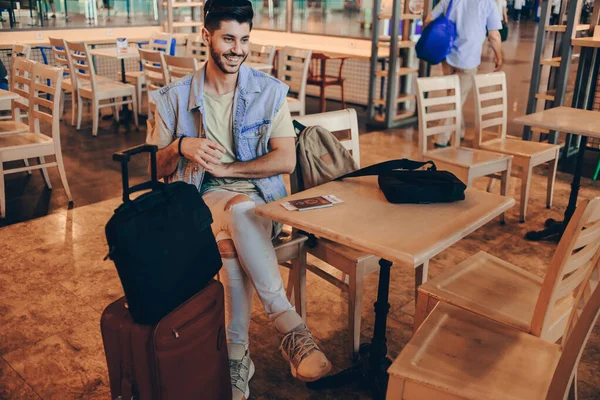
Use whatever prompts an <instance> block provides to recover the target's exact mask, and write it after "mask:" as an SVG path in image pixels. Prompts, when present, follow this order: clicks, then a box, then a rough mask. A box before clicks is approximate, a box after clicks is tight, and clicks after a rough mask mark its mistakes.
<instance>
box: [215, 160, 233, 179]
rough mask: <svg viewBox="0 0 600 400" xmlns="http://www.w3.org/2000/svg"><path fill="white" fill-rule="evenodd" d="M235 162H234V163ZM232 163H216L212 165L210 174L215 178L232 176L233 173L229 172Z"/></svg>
mask: <svg viewBox="0 0 600 400" xmlns="http://www.w3.org/2000/svg"><path fill="white" fill-rule="evenodd" d="M232 164H233V163H232ZM232 164H222V163H219V164H216V165H212V166H211V168H212V169H211V170H210V174H211V175H212V176H214V177H215V178H231V173H230V172H229V170H230V167H231V166H232Z"/></svg>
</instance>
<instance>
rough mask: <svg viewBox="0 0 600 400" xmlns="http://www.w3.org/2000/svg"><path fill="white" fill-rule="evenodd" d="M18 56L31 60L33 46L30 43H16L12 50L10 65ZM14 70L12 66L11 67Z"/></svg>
mask: <svg viewBox="0 0 600 400" xmlns="http://www.w3.org/2000/svg"><path fill="white" fill-rule="evenodd" d="M17 58H24V59H26V60H30V59H31V46H30V45H28V44H22V43H15V44H13V46H12V50H11V52H10V65H11V66H12V65H13V63H14V62H15V60H16V59H17ZM11 70H12V67H11ZM10 78H11V80H12V76H10Z"/></svg>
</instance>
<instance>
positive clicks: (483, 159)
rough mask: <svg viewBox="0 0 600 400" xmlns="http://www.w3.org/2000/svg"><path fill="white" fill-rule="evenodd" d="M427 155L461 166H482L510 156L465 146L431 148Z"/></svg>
mask: <svg viewBox="0 0 600 400" xmlns="http://www.w3.org/2000/svg"><path fill="white" fill-rule="evenodd" d="M425 157H431V158H437V159H440V160H442V161H445V162H447V163H448V164H453V165H458V166H461V167H472V166H475V165H477V166H481V165H486V164H494V163H496V162H502V163H503V162H506V159H507V158H509V156H507V155H504V154H498V153H493V152H491V151H483V150H476V149H468V148H465V147H446V148H442V149H436V150H431V151H428V152H427V153H425Z"/></svg>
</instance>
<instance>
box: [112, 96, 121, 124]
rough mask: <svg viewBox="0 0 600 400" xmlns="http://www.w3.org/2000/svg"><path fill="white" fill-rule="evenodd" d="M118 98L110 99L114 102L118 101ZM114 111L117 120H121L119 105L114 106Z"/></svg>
mask: <svg viewBox="0 0 600 400" xmlns="http://www.w3.org/2000/svg"><path fill="white" fill-rule="evenodd" d="M117 100H118V99H110V101H112V102H116V101H117ZM113 113H114V119H115V122H119V119H120V116H119V106H113Z"/></svg>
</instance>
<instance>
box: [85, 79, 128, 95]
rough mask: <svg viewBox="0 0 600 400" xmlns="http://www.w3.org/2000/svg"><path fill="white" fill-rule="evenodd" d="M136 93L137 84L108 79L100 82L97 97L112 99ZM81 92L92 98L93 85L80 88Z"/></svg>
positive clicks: (97, 86)
mask: <svg viewBox="0 0 600 400" xmlns="http://www.w3.org/2000/svg"><path fill="white" fill-rule="evenodd" d="M133 93H135V86H132V85H128V84H125V83H121V82H115V81H106V82H98V84H97V85H96V94H95V97H96V98H98V99H111V98H113V97H121V96H131V95H132V94H133ZM79 94H80V95H81V97H85V98H86V99H91V98H92V87H91V86H90V85H86V86H82V87H80V88H79Z"/></svg>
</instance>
